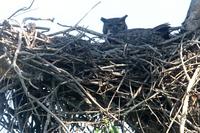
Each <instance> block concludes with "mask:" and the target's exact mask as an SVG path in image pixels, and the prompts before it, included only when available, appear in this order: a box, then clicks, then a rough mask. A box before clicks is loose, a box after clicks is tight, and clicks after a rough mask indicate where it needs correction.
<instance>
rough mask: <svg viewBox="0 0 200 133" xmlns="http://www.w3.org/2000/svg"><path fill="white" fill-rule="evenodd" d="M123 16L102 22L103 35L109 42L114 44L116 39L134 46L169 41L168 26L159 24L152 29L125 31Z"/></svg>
mask: <svg viewBox="0 0 200 133" xmlns="http://www.w3.org/2000/svg"><path fill="white" fill-rule="evenodd" d="M126 17H127V15H125V16H124V17H122V18H111V19H105V18H103V19H104V20H102V21H103V22H104V26H103V33H104V34H108V36H109V38H111V39H109V41H110V42H111V43H114V42H115V41H114V39H112V38H116V39H118V40H120V41H123V42H126V43H131V44H135V45H141V44H157V43H160V42H162V41H165V40H166V39H169V38H170V37H169V34H170V32H169V28H170V26H169V24H168V23H165V24H161V25H158V26H156V27H154V28H148V29H144V28H136V29H127V26H126V23H125V18H126Z"/></svg>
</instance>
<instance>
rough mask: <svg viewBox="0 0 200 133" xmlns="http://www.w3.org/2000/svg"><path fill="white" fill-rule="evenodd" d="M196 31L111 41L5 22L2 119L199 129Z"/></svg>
mask: <svg viewBox="0 0 200 133" xmlns="http://www.w3.org/2000/svg"><path fill="white" fill-rule="evenodd" d="M73 32H76V34H75V35H74V33H73ZM198 37H199V36H198V34H194V33H188V34H187V35H186V36H182V35H177V36H176V37H175V38H173V39H172V40H169V41H167V42H163V43H160V44H158V45H155V46H152V45H149V44H146V45H144V44H143V45H134V44H127V43H117V44H110V43H108V42H107V41H106V40H107V38H106V36H105V35H102V34H100V33H97V32H95V31H92V30H88V29H86V28H83V27H70V28H68V29H67V30H64V31H62V32H57V33H54V34H50V35H47V34H44V33H43V32H42V31H41V29H39V28H38V27H35V25H33V24H31V25H30V24H29V25H25V26H17V27H16V25H15V26H14V25H12V24H10V23H8V22H4V24H3V25H2V27H1V29H0V38H1V39H0V40H1V42H0V53H1V58H0V60H1V62H0V68H1V71H0V74H1V80H0V81H1V84H0V86H1V89H0V95H1V97H0V99H1V100H0V114H1V117H0V123H1V126H2V127H3V128H4V130H5V129H6V130H7V131H9V132H37V133H39V132H59V131H67V132H93V131H94V128H97V129H102V128H104V127H105V126H106V125H107V123H112V124H113V125H114V126H116V127H119V128H120V130H122V132H132V131H136V132H147V133H148V132H159V133H160V132H178V131H179V128H181V127H183V129H184V130H185V131H187V132H192V131H195V132H200V128H199V125H200V120H199V118H200V117H199V98H200V95H199V91H200V89H199V61H200V58H199V54H200V49H199V41H198ZM124 123H125V124H124Z"/></svg>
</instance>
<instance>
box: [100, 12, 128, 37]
mask: <svg viewBox="0 0 200 133" xmlns="http://www.w3.org/2000/svg"><path fill="white" fill-rule="evenodd" d="M126 17H128V15H125V16H123V17H121V18H109V19H106V18H103V17H102V18H101V21H102V22H103V33H104V34H117V33H119V32H121V31H124V30H127V25H126V22H125V20H126Z"/></svg>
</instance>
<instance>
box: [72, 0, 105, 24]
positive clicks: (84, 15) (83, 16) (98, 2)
mask: <svg viewBox="0 0 200 133" xmlns="http://www.w3.org/2000/svg"><path fill="white" fill-rule="evenodd" d="M100 3H101V1H99V2H97V3H96V4H95V5H94V6H93V7H92V8H91V9H90V10H89V11H88V12H87V13H86V14H85V15H84V16H83V17H82V18H81V19H80V20H79V21H78V22H77V23H76V24H75V26H74V27H76V26H78V25H79V23H80V22H81V21H82V20H83V19H84V18H85V17H86V16H87V15H88V14H89V13H90V12H91V11H92V10H93V9H94V8H95V7H96V6H97V5H99V4H100Z"/></svg>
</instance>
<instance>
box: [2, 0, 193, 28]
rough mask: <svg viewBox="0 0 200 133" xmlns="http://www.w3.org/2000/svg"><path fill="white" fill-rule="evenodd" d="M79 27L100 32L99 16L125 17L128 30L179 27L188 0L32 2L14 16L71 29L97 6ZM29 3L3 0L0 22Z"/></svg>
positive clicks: (63, 0)
mask: <svg viewBox="0 0 200 133" xmlns="http://www.w3.org/2000/svg"><path fill="white" fill-rule="evenodd" d="M99 1H101V3H100V4H99V5H98V6H97V7H96V8H94V9H93V10H92V11H91V12H90V13H89V14H88V16H87V17H86V18H84V20H83V21H81V23H80V26H85V27H88V28H89V29H92V30H95V31H97V32H102V22H101V21H100V18H101V17H105V18H111V17H121V16H123V15H125V14H127V15H128V17H127V20H126V22H127V24H128V28H142V27H143V28H146V27H154V26H156V25H159V24H162V23H166V22H168V23H170V24H171V25H172V26H180V25H181V23H182V22H183V20H184V19H185V16H186V13H187V10H188V7H189V4H190V0H35V3H34V4H33V6H32V8H31V9H32V10H31V11H29V12H27V13H25V14H22V15H19V16H17V17H14V19H16V20H18V21H19V22H21V19H22V18H24V17H39V18H53V17H54V18H55V23H54V24H53V23H45V24H44V23H42V24H41V23H40V24H41V25H42V26H45V27H52V29H53V31H59V30H60V27H59V26H57V25H56V22H59V23H62V24H65V25H69V26H73V25H74V24H76V23H77V22H78V21H79V20H80V18H82V17H83V16H84V14H85V13H86V12H87V11H89V10H90V9H91V8H92V7H93V6H94V5H95V4H96V3H98V2H99ZM30 2H31V0H5V1H3V3H1V5H0V21H1V22H2V21H3V20H4V19H6V18H8V17H9V16H10V15H11V14H12V13H14V12H15V11H16V10H18V9H19V8H22V7H25V6H28V5H29V4H30Z"/></svg>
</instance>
